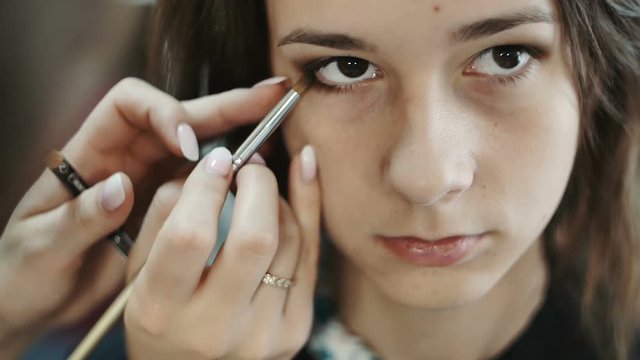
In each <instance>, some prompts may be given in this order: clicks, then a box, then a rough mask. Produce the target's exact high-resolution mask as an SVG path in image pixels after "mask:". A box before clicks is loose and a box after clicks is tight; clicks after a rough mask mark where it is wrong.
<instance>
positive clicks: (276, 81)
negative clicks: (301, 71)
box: [253, 76, 287, 87]
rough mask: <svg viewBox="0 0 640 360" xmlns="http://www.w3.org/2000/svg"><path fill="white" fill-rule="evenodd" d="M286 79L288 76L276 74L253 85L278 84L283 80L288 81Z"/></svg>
mask: <svg viewBox="0 0 640 360" xmlns="http://www.w3.org/2000/svg"><path fill="white" fill-rule="evenodd" d="M286 80H287V77H286V76H274V77H272V78H268V79H266V80H262V81H260V82H259V83H257V84H255V85H253V87H258V86H267V85H276V84H280V83H281V82H283V81H286Z"/></svg>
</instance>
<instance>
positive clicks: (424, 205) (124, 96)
mask: <svg viewBox="0 0 640 360" xmlns="http://www.w3.org/2000/svg"><path fill="white" fill-rule="evenodd" d="M267 5H268V12H269V14H268V17H269V24H270V34H271V48H272V57H273V59H272V60H273V61H272V63H273V67H274V68H273V70H274V73H275V74H278V75H286V76H288V77H289V78H291V79H296V78H299V77H300V76H301V74H302V71H303V69H302V64H303V63H305V62H308V61H311V60H314V59H317V58H318V57H325V56H338V55H350V56H357V57H360V58H363V59H366V60H368V61H371V62H372V63H375V64H376V66H377V67H378V72H379V74H378V75H379V76H377V77H375V78H374V79H372V80H370V81H367V82H365V83H362V84H361V86H359V87H357V88H353V89H352V91H349V92H347V91H343V92H341V93H331V92H329V91H321V90H320V88H319V87H318V85H316V86H314V88H313V89H312V90H310V91H309V92H308V93H307V94H306V95H305V97H304V99H303V101H302V102H301V103H300V104H299V106H298V107H297V108H296V111H295V112H294V114H292V116H291V117H290V119H289V120H288V122H287V123H286V124H285V125H284V127H283V132H282V134H283V136H284V140H285V142H286V145H287V147H288V149H289V152H290V153H291V154H292V163H291V168H290V173H289V180H290V181H289V187H290V188H289V199H288V200H289V202H288V203H287V202H285V201H284V200H283V199H282V198H279V196H278V188H277V184H276V177H275V175H274V174H273V173H272V172H271V171H270V170H269V169H268V168H267V167H266V166H264V164H262V163H261V162H260V161H259V160H257V159H254V161H252V163H250V164H249V165H247V166H246V167H244V168H242V169H241V170H240V171H239V173H238V174H237V177H236V179H235V181H236V185H237V199H236V205H235V208H234V212H233V216H232V221H231V225H230V229H229V236H228V238H227V239H226V242H225V246H224V247H223V249H222V251H221V252H220V254H218V257H217V258H216V261H215V263H214V264H213V266H211V267H208V266H207V265H206V261H207V258H208V256H209V253H210V251H211V250H212V249H213V248H214V246H215V243H216V241H217V240H218V239H216V238H215V234H216V233H217V224H216V223H215V221H211V219H218V218H219V214H220V210H221V207H222V203H223V201H224V198H225V196H226V194H227V191H228V190H229V188H230V185H231V176H230V174H229V173H228V168H229V167H230V160H231V159H230V154H229V153H228V151H227V152H225V151H223V150H221V149H218V150H217V151H216V152H215V156H214V153H212V154H211V155H209V156H207V157H205V158H204V159H202V160H201V161H200V163H198V164H197V166H195V168H194V169H193V171H192V172H191V173H190V174H189V176H188V177H187V178H186V179H179V180H174V181H170V182H168V183H167V184H165V185H164V186H162V187H161V188H160V189H159V190H158V191H157V193H156V195H155V197H154V200H153V201H152V203H151V205H150V207H149V209H148V211H147V212H146V216H145V218H144V221H143V223H142V227H141V230H140V233H139V235H138V238H137V245H136V247H135V248H134V249H133V251H132V253H131V255H130V258H129V263H128V264H127V265H128V274H129V278H133V276H134V274H135V273H138V275H137V277H136V279H135V280H134V281H135V283H134V285H133V290H132V292H131V297H130V299H129V301H128V303H127V307H126V310H125V316H124V319H125V326H126V328H127V331H126V336H127V345H128V354H129V356H130V357H131V358H133V359H136V358H140V359H148V358H154V359H163V358H167V359H176V358H180V359H214V358H227V359H229V358H231V359H233V358H260V359H262V358H269V359H289V358H291V357H292V356H293V354H295V353H296V352H297V351H298V350H299V349H300V348H301V347H302V346H303V345H304V343H305V342H306V340H307V337H308V335H309V332H310V328H311V320H312V301H313V290H314V286H315V281H316V272H317V256H318V243H319V234H320V209H321V203H322V204H323V206H322V212H323V216H324V223H325V226H326V229H327V230H328V231H329V233H330V234H331V236H332V238H333V240H334V242H335V244H336V246H337V247H338V249H339V250H340V253H341V257H342V259H343V260H342V273H341V277H340V281H341V284H340V285H341V289H342V291H340V293H339V297H338V301H339V307H340V317H341V318H342V320H343V321H344V322H345V324H346V325H347V327H348V328H350V329H351V330H352V331H353V332H354V333H356V334H358V335H359V336H361V337H362V338H363V339H364V340H365V341H366V342H367V343H368V344H369V345H370V346H371V347H372V348H373V349H374V350H375V351H377V352H378V353H380V355H382V356H383V357H385V358H392V359H396V358H401V359H414V358H415V359H461V360H465V359H484V358H491V357H494V356H496V355H497V354H498V353H499V352H500V351H502V350H503V349H504V348H505V347H506V346H508V344H509V343H510V342H511V341H512V340H513V339H514V338H515V337H516V336H517V335H518V334H519V333H520V332H521V331H522V330H523V329H524V328H525V327H526V326H527V323H528V321H529V320H530V318H531V316H532V315H534V313H535V311H536V310H537V308H538V307H539V306H540V303H541V302H542V300H543V297H544V292H545V287H546V282H547V274H546V271H545V265H544V258H543V256H542V250H541V248H542V244H541V241H540V234H541V232H542V231H543V229H544V228H545V226H546V225H547V223H548V221H549V219H550V217H551V216H552V214H553V213H554V211H555V209H556V207H557V205H558V203H559V201H560V199H561V197H562V194H563V192H564V190H565V187H566V183H567V180H568V178H569V174H570V172H571V168H572V165H573V161H574V157H575V151H576V145H577V142H578V123H579V122H578V118H579V117H578V111H577V99H576V94H575V91H574V89H573V87H572V85H571V79H570V75H569V74H570V71H569V67H568V66H567V64H566V62H565V59H564V58H563V56H562V54H563V51H562V50H561V48H562V47H561V41H560V31H559V27H558V25H557V24H554V23H535V24H527V25H522V26H518V27H515V28H512V29H509V30H508V31H502V32H500V33H498V34H493V35H492V36H490V37H481V38H476V39H474V40H473V41H453V40H452V36H451V34H452V32H455V31H456V29H458V28H459V27H460V26H463V25H466V24H468V23H470V22H474V21H478V20H483V19H486V18H488V17H495V16H502V15H504V14H509V13H513V12H518V11H521V10H522V9H523V8H528V7H531V6H537V7H539V8H541V9H543V10H544V11H547V12H553V6H552V4H551V3H550V2H545V1H533V0H531V1H525V0H512V1H506V0H487V1H484V2H483V3H482V6H478V2H477V1H471V0H468V1H462V0H460V1H456V2H447V3H432V2H428V1H412V2H410V3H409V2H407V3H406V4H404V3H400V2H398V1H394V2H385V1H379V2H376V3H375V4H374V3H372V2H371V1H369V0H353V1H349V2H343V1H339V0H322V1H320V0H317V1H311V0H309V1H305V2H300V1H294V0H279V1H268V2H267ZM373 5H375V6H373ZM471 8H473V9H474V11H469V9H471ZM476 8H478V9H476ZM353 14H361V16H359V17H354V16H353ZM302 27H304V28H306V29H313V30H314V31H320V32H325V33H326V32H339V33H343V34H347V35H349V36H354V37H357V38H359V39H362V40H364V41H366V42H367V43H368V44H369V45H370V46H369V47H368V48H367V49H360V50H349V51H346V50H336V49H330V48H327V47H319V46H312V45H308V44H288V45H283V46H278V43H279V42H280V39H281V38H282V37H284V36H286V35H287V34H289V33H291V32H292V31H294V30H296V29H299V28H302ZM407 34H411V36H408V35H407ZM522 43H524V44H526V45H529V46H535V47H540V48H542V49H543V51H542V53H543V54H544V56H542V57H539V58H536V60H535V61H533V62H531V63H530V65H531V66H530V67H529V69H528V72H526V74H523V75H522V76H519V77H518V79H513V80H514V81H498V80H497V79H496V78H495V77H494V76H487V75H486V74H481V73H479V71H478V70H479V69H483V70H486V68H485V67H483V66H484V65H486V64H485V63H482V65H483V66H479V64H478V63H477V62H476V61H475V60H474V59H476V58H477V57H478V54H480V53H481V52H483V50H485V49H487V48H490V47H493V46H498V45H513V44H522ZM471 65H473V66H471ZM283 91H284V88H283V87H282V86H281V84H280V85H274V84H271V85H266V87H265V86H262V87H254V88H252V89H244V90H234V91H231V92H228V93H224V94H220V95H213V96H210V97H205V98H202V99H198V100H192V101H187V102H177V101H176V100H175V99H173V98H171V97H169V96H167V95H166V94H162V93H160V92H159V91H158V90H156V89H153V88H151V87H150V86H148V85H146V84H141V83H140V82H138V81H135V80H128V81H125V82H124V83H123V84H121V85H119V86H116V87H115V88H114V89H113V90H112V91H111V92H110V93H109V94H108V95H106V96H105V98H104V99H103V101H102V102H101V103H100V104H99V105H98V106H97V107H96V109H94V112H93V113H92V115H91V116H90V117H89V119H87V121H86V122H85V124H84V125H83V127H82V128H81V129H80V130H79V131H78V133H76V135H74V137H73V138H72V139H71V140H70V142H69V143H68V144H67V145H66V146H65V147H64V149H63V153H65V156H66V157H67V158H68V159H69V160H70V162H71V163H73V164H74V165H75V167H76V168H77V169H78V170H79V171H81V172H82V173H83V174H86V175H85V176H86V177H87V180H88V181H89V182H90V183H96V186H95V187H94V188H92V189H91V190H89V191H86V192H85V193H83V194H82V195H81V196H80V197H78V198H76V199H70V197H69V196H65V195H64V194H65V193H64V192H63V191H61V189H60V184H59V182H58V181H57V180H56V179H55V178H54V177H53V176H52V175H51V174H50V173H49V172H45V173H44V174H43V176H42V178H41V179H40V180H38V182H36V184H34V186H33V187H32V189H31V190H30V192H29V193H28V194H27V195H26V196H25V198H24V199H23V201H22V202H21V204H20V205H19V206H18V208H17V209H16V210H15V212H14V215H13V217H12V220H11V221H10V222H9V224H7V227H6V229H5V232H4V233H3V235H2V240H1V241H0V245H1V246H0V257H1V258H3V259H5V260H6V261H1V262H0V264H3V267H2V268H0V280H2V281H3V283H4V286H2V288H8V289H11V291H10V292H9V293H11V294H14V296H12V297H7V299H5V300H4V301H3V302H2V303H0V305H1V306H0V320H2V322H0V343H3V344H11V343H14V344H15V343H19V345H20V346H19V347H21V346H22V345H23V344H26V342H28V339H27V340H25V337H24V336H20V335H23V334H25V333H29V334H34V333H38V332H39V331H42V330H43V329H46V328H47V327H49V326H55V325H57V324H61V323H67V322H66V321H70V320H68V319H69V318H72V319H78V318H81V317H82V315H83V314H86V312H88V309H90V308H92V307H93V306H94V305H96V304H97V303H99V301H100V300H101V299H104V297H105V296H107V295H106V294H108V293H109V292H111V291H113V290H114V289H116V288H117V283H118V282H119V281H118V279H119V278H121V277H120V276H119V275H120V274H121V273H122V272H123V270H124V269H123V268H118V269H117V270H118V272H119V274H115V275H113V276H111V277H110V278H111V279H115V280H114V281H113V282H111V283H109V284H111V285H110V286H105V285H108V284H105V283H104V282H103V281H95V282H93V284H101V285H102V286H105V288H106V290H104V289H101V290H100V291H96V289H95V288H91V287H87V286H86V285H88V284H86V283H83V282H81V281H78V279H79V274H80V268H79V267H78V266H77V264H78V262H79V260H80V261H86V262H87V263H88V264H96V262H94V261H92V260H91V259H92V258H91V257H90V256H88V255H89V254H90V253H91V252H89V251H88V250H89V249H91V248H97V249H99V246H100V245H94V244H99V243H98V240H99V239H102V238H104V235H105V234H108V233H109V232H110V231H112V230H113V229H116V228H117V227H118V226H119V225H121V224H122V222H124V220H125V217H126V216H127V215H128V214H129V212H130V210H131V206H132V205H133V204H132V203H133V201H134V199H133V191H134V190H135V189H140V188H147V189H149V187H148V186H145V184H148V181H149V180H157V179H154V174H153V171H151V170H154V169H157V166H158V165H157V164H158V163H161V164H163V163H164V161H165V160H167V159H170V158H171V154H173V155H179V154H180V144H178V143H177V139H176V138H177V136H176V127H177V125H178V124H179V123H186V124H191V125H192V126H193V128H194V130H195V132H196V133H197V134H198V135H199V136H200V137H207V136H212V135H215V134H219V133H221V132H223V131H229V130H230V129H232V128H233V127H235V126H237V125H240V124H245V123H247V122H250V121H252V120H255V119H257V118H260V117H261V116H263V115H264V114H265V113H266V112H267V111H268V109H269V108H271V107H272V106H273V105H274V104H275V102H276V101H277V100H278V98H279V97H281V96H282V93H283ZM114 126H115V127H114ZM106 128H108V129H109V131H105V129H106ZM307 144H310V145H311V146H312V147H311V148H306V149H315V151H312V152H309V151H307V152H306V153H305V152H304V151H303V152H302V154H299V153H300V151H301V149H302V148H303V146H305V145H307ZM313 153H315V155H313ZM305 154H306V156H305ZM309 154H311V155H309ZM174 160H175V159H174ZM316 165H317V169H318V170H317V171H316ZM347 167H348V172H345V169H347ZM224 169H226V170H224ZM174 170H176V171H175V172H174V173H172V175H174V176H177V175H178V174H180V172H179V171H177V170H179V169H174ZM223 170H224V171H223ZM115 172H123V173H125V174H126V175H127V176H126V177H124V182H125V183H124V186H125V200H124V202H122V203H121V204H120V206H119V207H117V208H116V209H114V210H111V212H110V213H108V212H106V211H105V209H104V208H101V207H100V206H99V204H100V203H99V202H98V199H99V198H100V191H102V190H100V189H102V184H101V183H100V181H101V180H102V179H104V178H106V177H107V176H108V175H110V174H113V173H115ZM305 174H306V175H305ZM155 176H157V175H155ZM168 177H169V178H171V177H172V176H168ZM321 189H322V191H320V190H321ZM74 211H75V212H77V213H74ZM77 234H82V236H80V235H77ZM461 234H482V240H481V241H480V242H479V243H478V244H477V245H476V246H474V248H473V250H472V251H471V252H470V253H469V255H468V256H467V257H466V258H465V259H463V260H462V261H460V262H459V263H456V264H453V265H450V266H447V267H444V266H439V267H438V266H418V265H415V264H412V263H409V262H406V261H405V260H402V259H401V258H399V257H397V256H396V255H394V254H392V253H390V252H389V251H388V250H386V248H384V247H383V246H382V245H381V244H380V243H379V241H378V240H377V236H380V235H385V236H398V235H404V236H407V235H410V236H416V237H421V238H424V239H432V240H434V239H438V238H441V237H445V236H451V235H461ZM69 239H74V240H76V242H70V241H69ZM61 249H67V250H66V251H60V250H61ZM106 250H113V249H111V248H107V249H106ZM112 258H113V259H114V260H115V259H116V258H115V257H112ZM78 259H79V260H78ZM30 264H39V265H40V266H41V268H39V269H38V270H39V271H38V273H35V274H34V273H33V269H34V268H33V267H32V266H29V265H30ZM64 265H67V266H64ZM74 265H76V266H74ZM98 265H99V264H98ZM141 267H142V269H141V270H140V268H141ZM107 268H108V267H107ZM138 270H139V272H138ZM265 272H271V273H273V274H275V275H277V276H281V277H285V278H292V279H293V280H294V286H293V287H292V288H290V289H289V290H287V291H283V290H282V289H279V288H275V287H272V286H267V285H263V284H261V282H260V280H261V279H262V276H263V275H264V274H265ZM18 276H20V278H18ZM3 279H4V280H3ZM13 279H17V280H16V281H13V282H12V280H13ZM56 282H57V284H56ZM35 291H45V292H46V293H47V296H27V295H25V294H33V293H34V292H35ZM80 291H82V292H83V293H86V294H90V295H91V296H89V300H90V301H86V302H84V303H82V304H69V303H68V302H66V301H65V300H66V299H67V298H68V297H69V296H70V295H72V294H73V295H74V296H75V298H77V299H86V298H84V297H83V296H79V295H78V294H79V292H80ZM52 294H55V295H56V296H52ZM26 300H29V301H26ZM72 305H73V306H72ZM67 314H74V316H69V315H67ZM17 337H19V338H20V339H19V341H14V340H15V339H16V338H17ZM460 343H464V346H459V344H460ZM19 347H15V346H14V348H12V349H9V352H7V350H5V351H4V353H3V354H4V355H7V356H13V355H15V354H18V353H19V351H20V349H19ZM5 357H6V356H5Z"/></svg>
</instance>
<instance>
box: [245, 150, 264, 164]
mask: <svg viewBox="0 0 640 360" xmlns="http://www.w3.org/2000/svg"><path fill="white" fill-rule="evenodd" d="M249 163H251V164H260V165H266V164H267V162H266V161H264V158H263V157H262V155H260V153H254V154H253V155H251V157H250V158H249Z"/></svg>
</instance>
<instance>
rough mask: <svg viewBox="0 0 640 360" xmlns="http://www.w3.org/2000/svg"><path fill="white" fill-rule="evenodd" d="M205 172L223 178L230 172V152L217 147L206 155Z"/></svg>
mask: <svg viewBox="0 0 640 360" xmlns="http://www.w3.org/2000/svg"><path fill="white" fill-rule="evenodd" d="M205 169H207V172H209V173H210V174H214V175H220V176H222V177H225V176H227V175H228V174H229V171H230V170H231V152H230V151H229V149H227V148H225V147H217V148H215V149H213V150H211V152H210V153H209V154H208V155H207V163H206V165H205Z"/></svg>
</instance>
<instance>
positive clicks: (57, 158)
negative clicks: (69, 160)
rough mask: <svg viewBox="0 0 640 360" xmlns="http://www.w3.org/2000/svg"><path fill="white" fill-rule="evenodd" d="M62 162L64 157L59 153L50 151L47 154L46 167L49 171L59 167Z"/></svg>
mask: <svg viewBox="0 0 640 360" xmlns="http://www.w3.org/2000/svg"><path fill="white" fill-rule="evenodd" d="M63 162H64V156H62V154H61V153H59V152H57V151H55V150H51V151H50V152H49V154H47V166H48V167H49V168H50V169H55V168H57V167H58V166H60V165H61V164H62V163H63Z"/></svg>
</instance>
